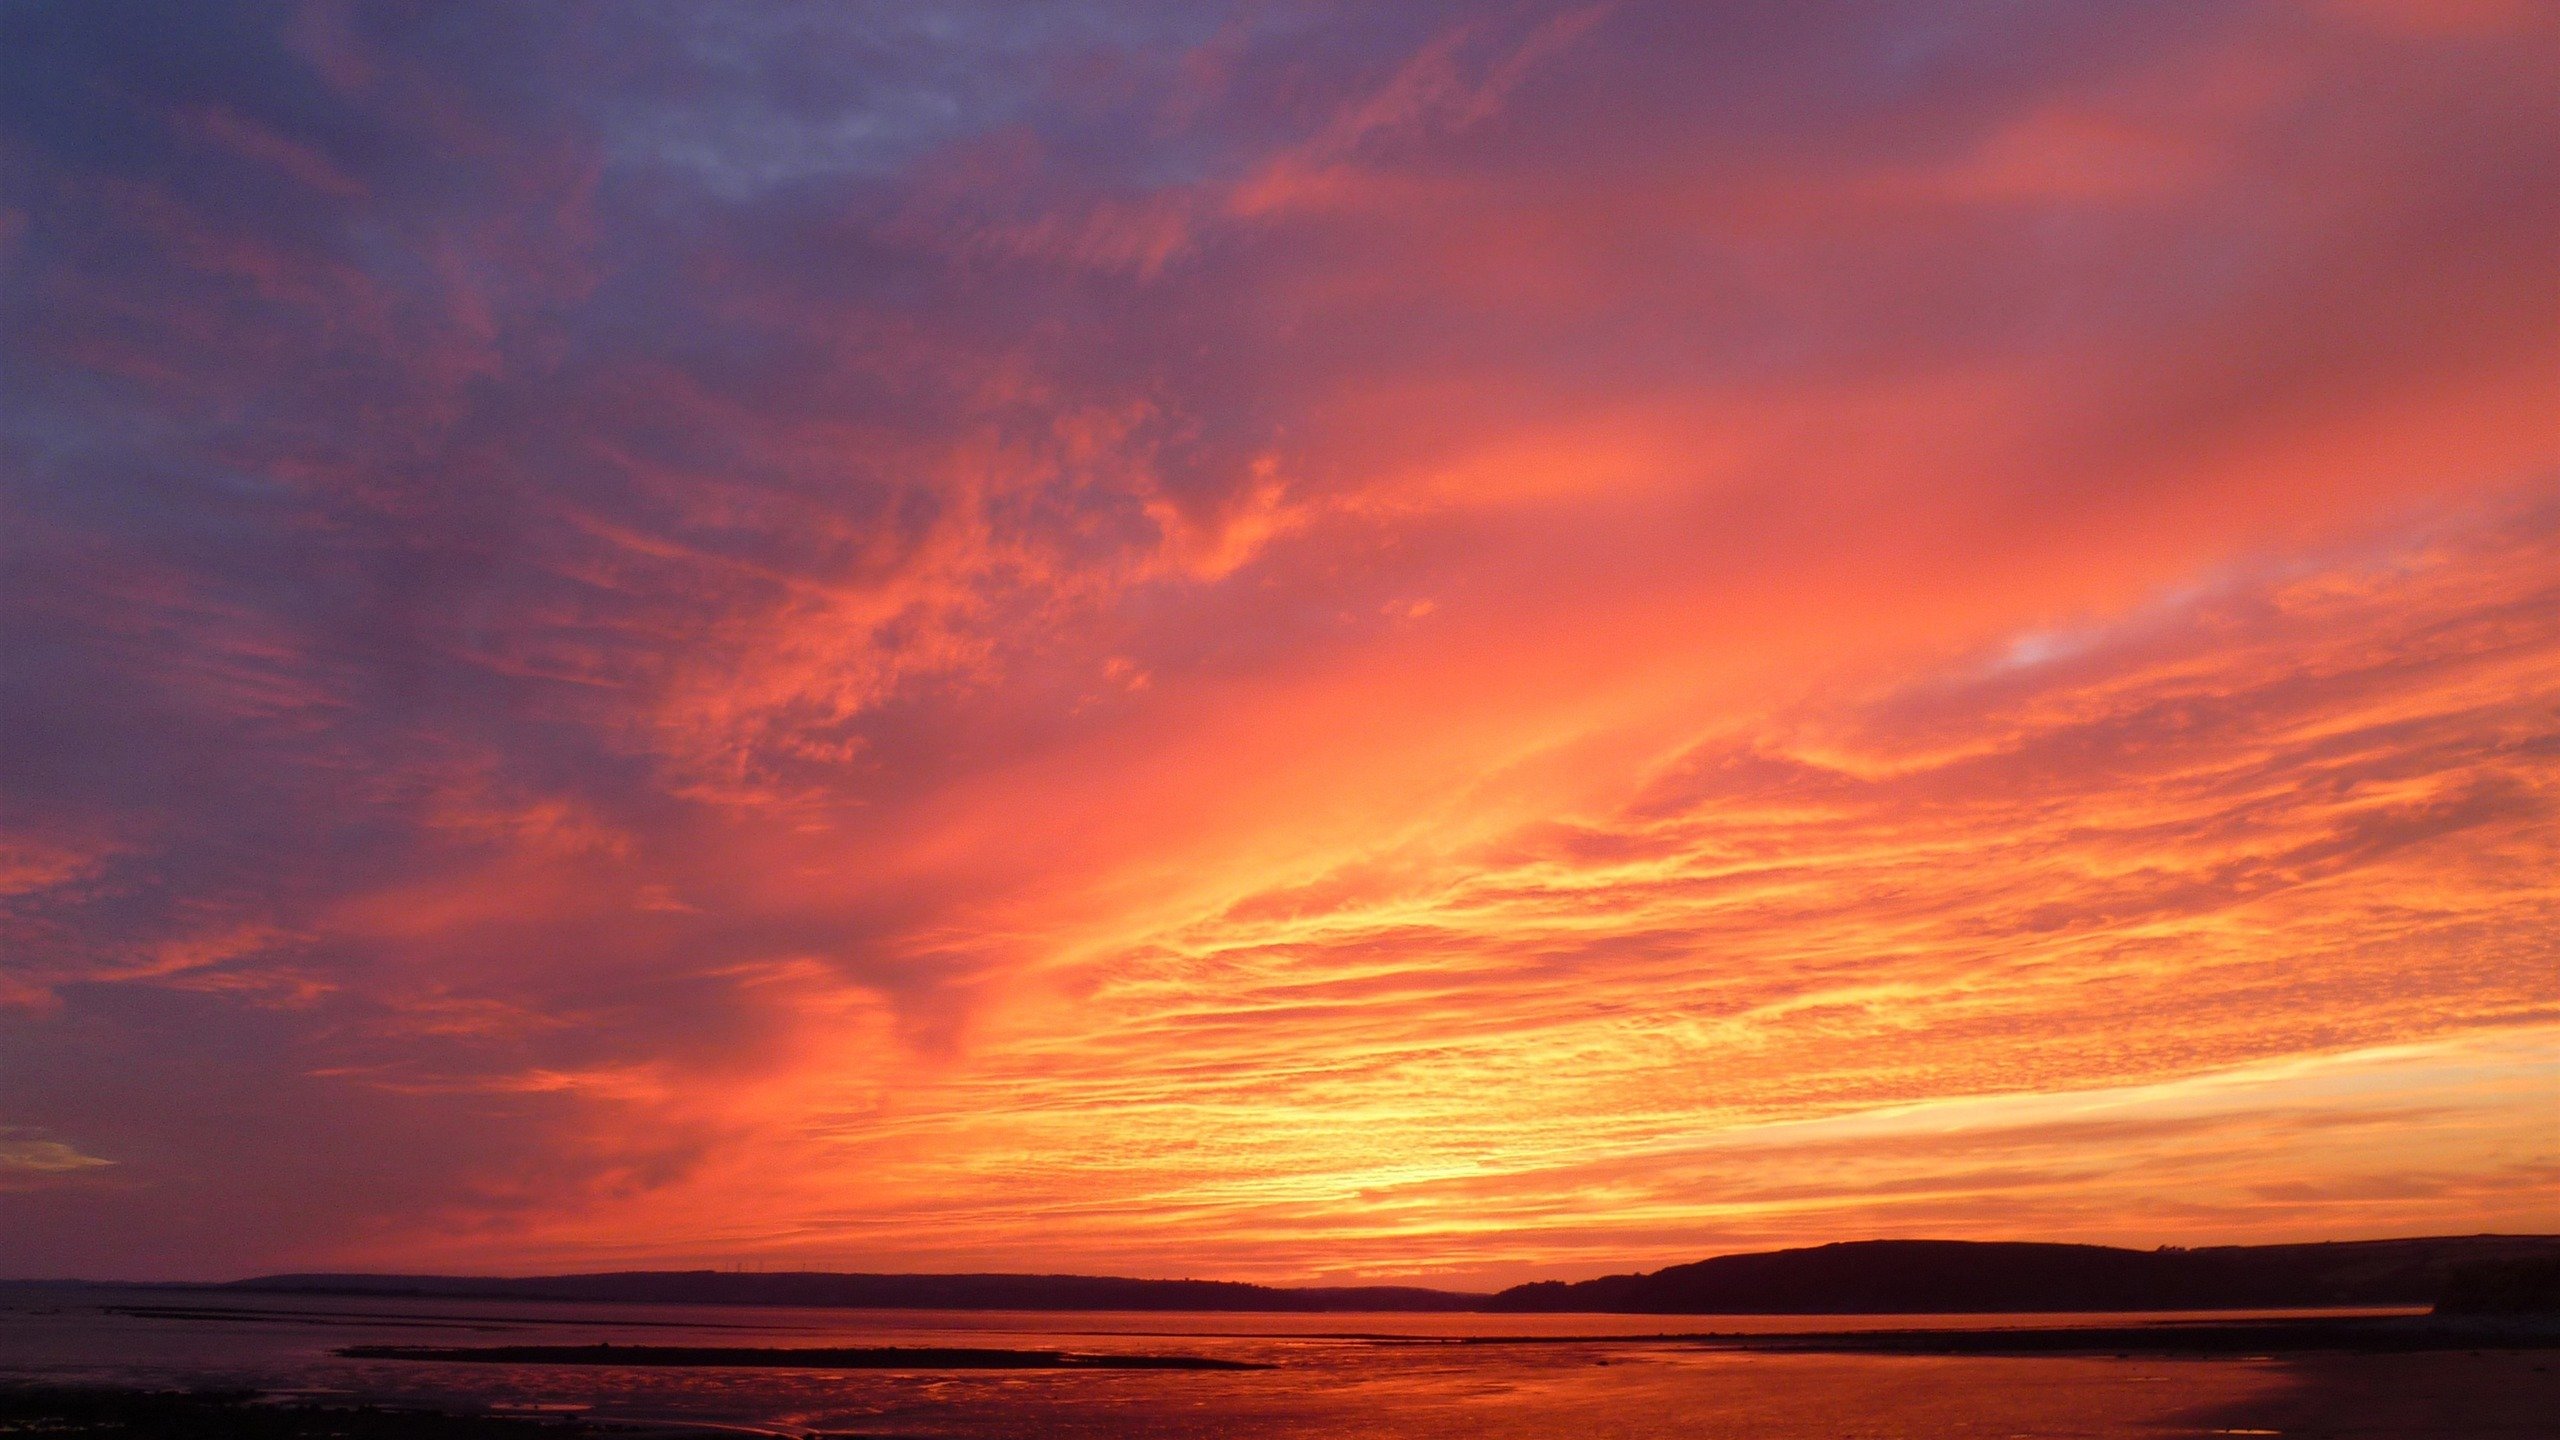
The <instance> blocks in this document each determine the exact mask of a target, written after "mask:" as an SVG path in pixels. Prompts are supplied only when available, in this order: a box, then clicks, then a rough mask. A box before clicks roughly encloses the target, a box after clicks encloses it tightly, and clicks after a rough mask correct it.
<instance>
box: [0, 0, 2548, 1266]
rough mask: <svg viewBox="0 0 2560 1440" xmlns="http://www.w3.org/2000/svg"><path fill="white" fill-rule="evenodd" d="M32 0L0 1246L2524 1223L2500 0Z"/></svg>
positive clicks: (752, 1257) (81, 1254)
mask: <svg viewBox="0 0 2560 1440" xmlns="http://www.w3.org/2000/svg"><path fill="white" fill-rule="evenodd" d="M1377 8H1378V7H1353V8H1329V7H1297V6H1279V7H1263V6H1242V7H1234V8H1232V9H1230V8H1227V7H1190V6H1150V5H1136V4H1131V5H1117V4H1095V5H1073V6H1062V7H1056V8H1053V9H1049V10H1045V11H1043V12H1042V13H1041V14H1040V16H1039V17H1038V18H1037V19H1031V18H1025V17H1013V18H1008V17H1007V15H1006V14H1005V13H1004V12H1001V11H997V10H983V9H977V8H972V7H969V6H950V7H941V6H933V7H881V8H877V9H867V8H856V7H836V6H812V7H805V8H804V7H794V6H783V5H769V6H753V7H738V8H734V9H732V8H726V7H718V8H715V7H702V8H698V9H684V8H676V7H670V8H664V9H646V8H641V7H611V8H605V9H599V10H594V11H586V10H577V9H573V8H571V7H558V8H545V9H539V10H535V9H524V8H507V7H489V8H487V9H474V8H466V7H456V8H447V9H439V10H435V11H428V12H418V13H414V14H411V13H405V12H400V11H396V10H394V9H392V8H390V7H367V6H353V7H338V6H333V5H329V4H321V3H311V4H303V5H299V6H294V7H288V8H281V9H276V10H272V11H269V10H262V9H255V8H252V7H247V6H240V7H180V6H170V7H141V8H138V9H135V10H131V11H127V10H122V9H116V8H114V7H106V6H100V7H74V6H54V7H44V6H22V7H19V8H17V9H16V10H14V11H11V12H9V13H8V14H7V15H6V16H5V17H0V28H5V31H6V32H7V33H8V34H9V35H10V37H11V38H9V39H8V41H7V42H6V43H5V44H0V67H5V68H6V69H7V71H8V72H9V74H10V76H11V79H10V81H9V83H8V84H7V85H6V86H0V177H5V185H0V276H5V289H0V306H5V312H0V334H5V335H6V336H7V337H8V338H7V339H6V340H0V356H4V357H5V360H6V366H5V370H0V386H5V389H6V393H7V394H8V397H9V400H8V404H7V406H6V407H5V417H6V418H5V421H0V435H5V441H0V443H5V447H6V448H5V451H0V454H5V457H6V465H5V476H6V478H5V485H6V490H7V501H6V504H7V510H6V524H5V527H4V528H5V532H6V533H5V535H0V545H5V547H6V557H7V560H6V565H7V568H6V571H5V573H0V600H5V606H0V609H4V610H5V615H6V621H5V624H6V630H5V632H4V633H5V650H0V655H4V656H5V665H0V672H5V673H0V767H4V768H0V907H5V908H0V1217H5V1218H0V1275H60V1274H83V1275H94V1276H151V1277H162V1278H203V1277H228V1276H234V1275H240V1274H246V1273H251V1272H259V1271H280V1270H352V1269H376V1270H404V1271H464V1270H468V1271H478V1272H512V1273H532V1272H537V1271H561V1270H573V1269H596V1268H639V1267H666V1268H682V1267H687V1266H701V1265H712V1266H728V1265H733V1264H754V1265H759V1266H763V1267H766V1268H810V1269H846V1270H874V1271H877V1270H1004V1271H1056V1272H1065V1271H1076V1272H1086V1273H1116V1274H1136V1275H1148V1276H1184V1275H1191V1276H1200V1277H1204V1278H1209V1277H1214V1278H1227V1279H1242V1280H1258V1281H1274V1282H1335V1281H1345V1280H1354V1279H1359V1280H1414V1281H1418V1282H1422V1283H1438V1284H1446V1285H1450V1286H1493V1285H1500V1284H1508V1283H1513V1282H1516V1281H1520V1280H1526V1279H1535V1278H1556V1277H1564V1278H1573V1277H1580V1276H1585V1275H1591V1274H1597V1273H1601V1272H1604V1271H1613V1270H1626V1269H1649V1268H1654V1267H1657V1266H1660V1265H1664V1264H1670V1263H1676V1262H1679V1261H1684V1260H1690V1259H1695V1258H1699V1257H1701V1256H1704V1255H1709V1254H1714V1253H1721V1252H1727V1251H1733V1250H1739V1249H1749V1248H1763V1247H1770V1246H1776V1245H1786V1244H1804V1243H1820V1242H1823V1241H1827V1240H1840V1239H1862V1238H1874V1237H1914V1236H1930V1237H1943V1238H2015V1239H2052V1240H2079V1241H2095V1242H2101V1243H2117V1244H2134V1245H2140V1246H2146V1247H2147V1246H2150V1245H2155V1244H2160V1243H2179V1244H2207V1243H2217V1242H2228V1241H2258V1240H2303V1239H2352V1238H2370V1237H2377V1236H2385V1235H2397V1234H2422V1233H2454V1232H2466V1233H2467V1232H2474V1231H2484V1230H2509V1231H2560V1198H2555V1197H2560V1118H2555V1117H2560V879H2555V877H2560V245H2555V244H2554V243H2553V241H2554V238H2555V236H2560V117H2556V116H2555V112H2554V107H2553V101H2552V98H2551V97H2552V96H2553V95H2555V94H2560V83H2555V82H2560V16H2555V15H2554V13H2553V12H2552V11H2550V10H2549V9H2548V8H2547V7H2536V6H2532V5H2526V4H2513V5H2509V4H2500V3H2489V0H2481V3H2473V4H2442V3H2430V4H2414V3H2413V4H2398V3H2387V0H2334V3H2327V0H2294V3H2268V4H2255V5H2235V6H2230V7H2217V8H2216V9H2215V10H2214V11H2213V13H2211V14H2209V15H2208V14H2204V13H2187V12H2185V11H2179V12H2176V13H2166V12H2163V11H2161V10H2158V9H2156V8H2151V7H2132V6H2128V7H2112V6H2083V7H2023V8H2020V9H2016V10H1986V11H1982V12H1979V13H1976V12H1963V13H1956V12H1949V11H1946V10H1945V9H1943V7H1926V6H1921V7H1912V8H1910V9H1901V8H1895V7H1884V8H1880V9H1878V10H1876V11H1875V12H1873V13H1871V14H1864V15H1862V16H1861V17H1860V18H1859V19H1857V20H1856V21H1855V22H1852V21H1851V20H1849V19H1847V18H1845V17H1840V16H1831V17H1825V16H1820V15H1814V14H1810V13H1804V12H1803V10H1802V8H1801V7H1787V6H1775V7H1767V8H1765V9H1764V8H1759V7H1750V6H1739V5H1737V6H1694V5H1670V4H1664V5H1654V4H1643V3H1624V4H1604V5H1594V6H1533V7H1523V8H1519V9H1515V10H1506V11H1503V12H1501V13H1500V14H1499V15H1495V14H1491V13H1487V12H1483V11H1481V10H1478V9H1473V8H1471V7H1451V8H1449V9H1447V10H1445V11H1442V10H1439V9H1436V8H1434V7H1428V6H1412V7H1388V8H1391V9H1393V10H1394V13H1393V14H1391V15H1381V14H1377V13H1372V12H1373V11H1374V10H1375V9H1377Z"/></svg>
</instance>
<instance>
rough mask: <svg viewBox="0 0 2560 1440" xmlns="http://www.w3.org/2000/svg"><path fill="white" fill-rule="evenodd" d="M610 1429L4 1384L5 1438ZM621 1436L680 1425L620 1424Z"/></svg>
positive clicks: (560, 1437) (291, 1439)
mask: <svg viewBox="0 0 2560 1440" xmlns="http://www.w3.org/2000/svg"><path fill="white" fill-rule="evenodd" d="M606 1433H608V1432H605V1431H602V1430H599V1429H597V1428H596V1427H594V1426H592V1425H586V1424H582V1423H579V1422H576V1421H564V1420H530V1419H519V1418H516V1417H513V1416H506V1415H450V1414H441V1413H438V1412H435V1411H430V1410H405V1409H400V1410H395V1409H383V1408H381V1407H378V1406H371V1405H361V1406H322V1405H275V1404H268V1403H265V1402H263V1401H261V1400H260V1399H259V1398H258V1397H257V1396H256V1395H255V1394H253V1393H251V1392H247V1391H220V1392H190V1393H183V1394H181V1393H163V1392H146V1391H136V1390H105V1389H82V1388H64V1387H55V1386H45V1387H0V1435H11V1436H18V1435H24V1436H38V1435H41V1436H46V1437H56V1436H67V1437H76V1440H585V1437H600V1436H603V1435H605V1434H606ZM610 1433H611V1434H613V1435H616V1436H618V1437H621V1440H641V1437H646V1436H650V1435H652V1434H655V1435H660V1436H666V1437H670V1440H672V1437H676V1436H683V1435H706V1436H707V1435H708V1434H709V1433H710V1432H708V1431H699V1430H697V1431H685V1430H678V1429H660V1430H657V1431H655V1432H652V1431H648V1430H633V1429H618V1430H615V1431H612V1432H610Z"/></svg>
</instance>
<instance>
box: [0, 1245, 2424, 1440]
mask: <svg viewBox="0 0 2560 1440" xmlns="http://www.w3.org/2000/svg"><path fill="white" fill-rule="evenodd" d="M2262 1313H2263V1312H2262ZM2285 1313H2304V1312H2285ZM2317 1313H2329V1314H2337V1313H2358V1314H2377V1313H2394V1312H2387V1311H2356V1312H2338V1311H2329V1312H2317ZM2129 1318H2131V1319H2163V1318H2174V1317H2164V1316H2157V1315H2147V1316H2141V1317H2127V1316H2122V1315H2079V1316H2068V1317H2057V1316H2051V1315H2036V1316H2022V1315H1975V1316H1963V1317H1949V1316H1926V1317H1918V1316H1889V1315H1885V1316H1879V1315H1867V1316H1820V1317H1807V1316H1801V1315H1790V1316H1742V1315H1717V1316H1697V1317H1690V1316H1678V1317H1658V1316H1627V1315H1479V1314H1454V1315H1453V1314H1340V1313H1337V1314H1322V1315H1295V1314H1292V1315H1273V1314H1236V1313H1216V1314H1200V1313H1178V1314H1169V1313H1161V1312H1117V1311H1115V1312H1048V1311H1044V1312H1013V1311H992V1312H991V1311H967V1312H957V1311H921V1310H853V1309H817V1308H807V1309H803V1308H784V1307H763V1306H759V1307H720V1306H692V1305H651V1304H592V1303H548V1302H536V1301H522V1300H463V1299H412V1298H397V1297H380V1296H318V1295H270V1294H256V1293H249V1292H242V1291H218V1290H192V1289H167V1288H156V1287H151V1288H145V1287H133V1288H124V1287H103V1286H88V1285H80V1286H50V1285H27V1284H17V1285H5V1286H0V1382H7V1381H19V1382H38V1383H46V1384H62V1385H111V1386H123V1387H140V1388H149V1389H227V1390H254V1391H258V1392H261V1393H263V1394H265V1395H267V1396H271V1397H275V1398H277V1399H279V1400H285V1401H290V1400H319V1401H347V1402H358V1401H361V1402H366V1403H375V1404H390V1405H410V1406H424V1407H432V1408H438V1409H447V1410H463V1411H481V1412H496V1413H503V1414H513V1415H575V1416H582V1417H587V1418H591V1419H597V1420H613V1421H633V1422H658V1423H677V1422H680V1423H684V1424H689V1425H694V1426H700V1427H703V1428H705V1429H710V1430H716V1431H727V1432H732V1433H736V1434H741V1435H765V1436H792V1437H805V1436H808V1435H811V1434H813V1433H816V1434H825V1435H831V1436H864V1437H917V1440H922V1437H1052V1436H1054V1437H1114V1440H1117V1437H1140V1440H1201V1437H1222V1440H1223V1437H1258V1436H1329V1437H1330V1436H1339V1437H1353V1440H1359V1437H1371V1440H1424V1437H1432V1440H1438V1437H1450V1440H1455V1437H1462V1436H1463V1437H1470V1440H1511V1437H1559V1436H1561V1437H1566V1440H1656V1437H1662V1440H1668V1437H1680V1440H1727V1437H1730V1440H2016V1437H2028V1436H2032V1437H2088V1440H2102V1437H2144V1440H2160V1437H2165V1436H2189V1435H2193V1436H2205V1435H2237V1434H2273V1433H2279V1429H2280V1427H2279V1426H2277V1425H2276V1424H2274V1423H2272V1422H2269V1423H2259V1422H2260V1421H2261V1420H2262V1419H2263V1417H2265V1416H2272V1415H2276V1414H2279V1413H2284V1412H2285V1411H2286V1406H2287V1405H2288V1404H2289V1403H2292V1402H2294V1401H2298V1399H2299V1397H2298V1396H2296V1395H2294V1394H2293V1392H2294V1391H2296V1390H2298V1388H2299V1386H2300V1385H2301V1383H2302V1377H2301V1376H2300V1375H2299V1374H2297V1373H2296V1371H2295V1368H2294V1366H2293V1365H2292V1364H2291V1363H2290V1362H2288V1361H2287V1360H2285V1359H2284V1358H2282V1357H2260V1358H2249V1357H2238V1358H2214V1359H2157V1358H2143V1357H2138V1356H2128V1357H2122V1358H2118V1357H2112V1356H2093V1357H2049V1356H2040V1357H2031V1358H2017V1359H2008V1358H1991V1357H1980V1356H1964V1357H1932V1356H1874V1355H1825V1354H1782V1353H1770V1352H1766V1351H1738V1350H1730V1349H1719V1348H1716V1347H1715V1346H1714V1345H1713V1344H1712V1343H1702V1342H1700V1341H1699V1340H1697V1339H1695V1338H1693V1337H1695V1336H1697V1335H1698V1334H1700V1333H1702V1332H1716V1333H1726V1334H1734V1333H1753V1334H1767V1333H1779V1332H1787V1331H1804V1330H1834V1331H1836V1330H1847V1329H1910V1328H1940V1329H1942V1328H1950V1327H1956V1326H1962V1327H1968V1328H1970V1327H2000V1326H2036V1327H2048V1326H2052V1325H2055V1324H2093V1325H2094V1324H2121V1323H2124V1322H2125V1321H2126V1320H2127V1319H2129ZM2221 1318H2230V1314H2229V1312H2221ZM598 1343H611V1344H615V1345H700V1346H756V1347H790V1348H798V1347H818V1346H844V1347H873V1346H901V1347H905V1346H915V1347H968V1348H995V1349H1021V1350H1056V1351H1064V1352H1068V1353H1071V1354H1077V1355H1098V1354H1111V1353H1137V1354H1147V1355H1185V1356H1205V1357H1210V1358H1213V1359H1220V1360H1233V1361H1243V1362H1248V1363H1251V1364H1254V1365H1259V1366H1265V1367H1268V1368H1262V1369H1252V1370H1233V1371H1198V1370H977V1371H956V1372H955V1371H932V1370H857V1371H824V1370H799V1369H791V1370H764V1369H714V1368H666V1369H660V1368H629V1369H624V1368H617V1367H589V1366H565V1365H537V1366H514V1365H488V1364H465V1363H451V1362H422V1361H413V1360H364V1359H349V1358H345V1357H341V1356H339V1355H336V1354H334V1353H333V1352H335V1351H337V1350H340V1349H343V1348H346V1347H349V1346H356V1345H415V1346H439V1347H466V1346H484V1345H593V1344H598Z"/></svg>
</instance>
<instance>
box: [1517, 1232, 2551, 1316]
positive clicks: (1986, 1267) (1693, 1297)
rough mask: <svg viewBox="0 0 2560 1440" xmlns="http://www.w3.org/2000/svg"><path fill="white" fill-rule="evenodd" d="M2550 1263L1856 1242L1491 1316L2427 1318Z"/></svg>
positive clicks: (2302, 1250)
mask: <svg viewBox="0 0 2560 1440" xmlns="http://www.w3.org/2000/svg"><path fill="white" fill-rule="evenodd" d="M2538 1258H2554V1259H2560V1236H2547V1235H2543V1236H2511V1235H2472V1236H2450V1237H2435V1238H2428V1239H2417V1240H2365V1241H2346V1242H2338V1243H2332V1244H2321V1245H2221V1246H2212V1247H2208V1248H2200V1249H2194V1250H2181V1249H2173V1248H2164V1249H2160V1250H2119V1249H2113V1248H2110V1247H2108V1246H2104V1245H2037V1244H2019V1243H1984V1242H1968V1241H1957V1240H1862V1241H1853V1242H1850V1243H1846V1244H1840V1245H1823V1246H1818V1247H1815V1248H1813V1249H1807V1250H1773V1251H1769V1252H1767V1253H1764V1254H1757V1255H1726V1256H1722V1257H1720V1258H1717V1259H1714V1260H1701V1261H1698V1262H1697V1263H1695V1264H1691V1265H1674V1266H1672V1267H1671V1268H1669V1269H1667V1270H1656V1271H1653V1272H1651V1273H1649V1274H1643V1275H1608V1276H1603V1277H1601V1278H1600V1279H1597V1280H1584V1281H1580V1282H1576V1283H1563V1282H1555V1281H1542V1282H1540V1283H1537V1284H1532V1285H1521V1286H1517V1287H1515V1288H1513V1289H1509V1290H1505V1291H1503V1292H1502V1293H1501V1294H1499V1295H1496V1296H1494V1297H1493V1298H1492V1299H1491V1300H1490V1301H1488V1302H1487V1303H1486V1308H1487V1309H1491V1310H1500V1311H1514V1312H1518V1311H1599V1312H1614V1313H1621V1314H1636V1315H1750V1314H1759V1315H1858V1314H1867V1315H1899V1314H1915V1315H1916V1314H1930V1313H1941V1314H1957V1313H1989V1312H2034V1311H2075V1310H2077V1311H2090V1310H2256V1309H2281V1308H2295V1307H2315V1306H2333V1305H2429V1304H2433V1303H2434V1302H2435V1301H2436V1299H2437V1298H2438V1297H2439V1296H2441V1295H2443V1294H2444V1293H2445V1290H2446V1287H2447V1285H2448V1283H2449V1282H2450V1281H2451V1278H2452V1275H2453V1272H2454V1271H2455V1270H2456V1269H2457V1268H2458V1267H2461V1266H2463V1265H2466V1264H2478V1263H2486V1262H2506V1261H2517V1260H2530V1259H2538Z"/></svg>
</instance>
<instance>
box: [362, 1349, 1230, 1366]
mask: <svg viewBox="0 0 2560 1440" xmlns="http://www.w3.org/2000/svg"><path fill="white" fill-rule="evenodd" d="M330 1353H331V1354H333V1355H339V1356H343V1357H345V1358H346V1359H349V1360H430V1361H437V1362H441V1363H444V1364H461V1365H612V1366H617V1367H620V1366H631V1365H646V1366H666V1365H701V1366H719V1367H725V1368H728V1369H753V1370H1268V1369H1270V1368H1271V1367H1270V1366H1268V1365H1256V1364H1253V1363H1251V1362H1248V1361H1243V1360H1217V1359H1212V1358H1210V1357H1209V1356H1206V1355H1122V1354H1113V1353H1109V1352H1102V1353H1094V1354H1087V1353H1079V1352H1074V1351H1067V1350H984V1349H970V1348H961V1347H952V1346H921V1345H870V1346H861V1347H857V1348H843V1347H838V1348H832V1349H809V1350H778V1349H765V1348H758V1347H753V1346H735V1345H474V1346H462V1347H446V1346H439V1345H350V1346H347V1347H346V1348H345V1349H343V1350H333V1351H331V1352H330Z"/></svg>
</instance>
